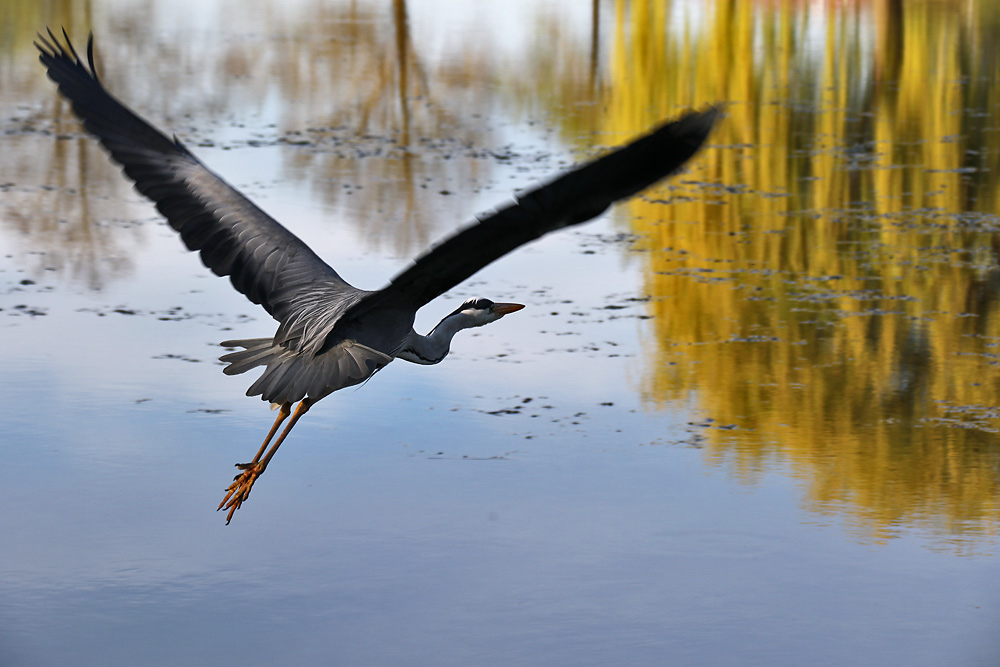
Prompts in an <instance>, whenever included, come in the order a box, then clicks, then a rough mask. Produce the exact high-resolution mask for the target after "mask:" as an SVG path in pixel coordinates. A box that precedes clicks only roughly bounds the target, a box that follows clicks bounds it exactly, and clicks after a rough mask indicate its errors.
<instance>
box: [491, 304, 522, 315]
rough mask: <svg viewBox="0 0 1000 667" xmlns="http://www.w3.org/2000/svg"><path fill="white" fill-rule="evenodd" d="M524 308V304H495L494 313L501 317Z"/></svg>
mask: <svg viewBox="0 0 1000 667" xmlns="http://www.w3.org/2000/svg"><path fill="white" fill-rule="evenodd" d="M522 308H524V304H520V303H495V304H493V312H495V313H496V314H497V315H499V316H500V317H503V316H504V315H506V314H508V313H513V312H516V311H518V310H521V309H522Z"/></svg>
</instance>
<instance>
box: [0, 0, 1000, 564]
mask: <svg viewBox="0 0 1000 667" xmlns="http://www.w3.org/2000/svg"><path fill="white" fill-rule="evenodd" d="M20 4H24V6H25V7H28V4H25V3H20ZM133 4H134V5H135V7H133V9H135V8H138V10H137V11H130V12H122V13H120V14H115V15H114V17H113V18H111V19H107V22H108V23H109V26H110V28H109V29H110V30H111V31H112V34H105V35H101V39H100V43H99V45H100V48H101V52H100V53H99V54H98V55H99V59H102V61H103V62H104V63H107V66H102V70H103V72H104V77H105V79H106V81H107V83H108V85H109V87H110V88H111V89H112V90H118V91H121V93H122V95H123V96H124V97H126V99H128V100H129V102H130V103H131V104H132V105H133V106H135V107H136V108H138V109H140V110H142V111H144V112H146V113H147V115H149V116H150V117H152V118H155V119H158V120H162V124H163V125H164V126H167V127H170V128H171V129H174V130H176V131H177V132H178V133H181V134H183V135H184V136H185V137H186V138H187V140H188V141H189V143H191V144H194V145H195V146H197V145H199V144H200V145H203V147H213V146H214V147H222V148H226V147H231V146H245V145H248V144H250V145H256V144H270V145H277V146H280V147H282V153H281V155H282V160H283V161H284V162H283V167H284V169H286V170H287V173H294V174H295V177H296V178H303V179H306V181H307V182H308V183H309V184H310V186H311V187H312V188H313V189H314V190H315V191H316V192H318V193H322V195H321V196H322V199H323V201H324V202H325V203H326V204H327V205H328V206H329V207H330V208H331V209H332V210H334V211H336V212H337V213H338V216H337V224H345V223H346V224H349V225H353V226H354V227H355V228H356V229H358V230H359V233H360V235H361V237H362V238H364V239H366V240H367V241H368V242H369V243H371V244H372V245H373V246H382V245H388V246H389V247H391V248H392V249H393V251H394V252H396V253H398V254H399V255H403V256H410V255H412V254H413V253H414V252H416V251H417V250H419V249H420V248H422V247H423V246H425V245H426V244H427V243H428V242H430V241H431V240H433V239H434V238H435V237H436V236H437V235H439V234H440V233H441V232H443V231H444V230H446V229H449V228H451V227H452V226H453V225H454V224H455V223H456V222H457V221H460V220H462V219H464V218H466V217H467V216H468V212H469V207H468V200H466V199H464V198H459V197H451V196H448V193H449V192H450V190H449V188H450V185H449V184H451V183H461V184H462V187H463V188H465V187H468V184H469V183H470V182H471V183H482V184H484V185H485V184H491V181H492V180H493V179H494V178H495V176H494V167H495V166H496V165H497V164H505V163H507V162H509V161H510V160H511V159H512V158H519V159H520V158H523V157H524V156H523V155H518V153H517V148H516V147H512V145H511V142H512V138H511V134H510V131H508V128H504V127H497V126H494V125H493V124H492V123H491V122H490V121H488V120H484V119H490V118H495V117H496V114H495V111H496V109H497V108H499V107H503V108H505V109H511V110H516V112H517V113H519V114H520V115H521V117H528V118H533V117H537V116H544V117H545V118H546V119H547V120H548V121H549V122H551V123H552V124H554V125H555V127H556V131H557V132H558V133H559V135H560V136H561V138H563V140H564V141H566V142H568V143H570V144H577V145H579V146H580V147H581V148H586V147H589V146H592V145H593V144H594V143H595V141H594V138H593V137H594V136H595V135H594V133H595V132H596V133H598V134H597V136H598V137H600V139H599V141H600V143H605V144H613V143H617V142H619V141H621V140H623V139H625V138H626V137H627V136H630V135H632V134H634V133H635V132H637V131H640V130H642V129H643V128H645V127H647V126H648V125H650V124H652V123H654V122H656V121H657V120H659V119H662V118H664V117H668V116H671V115H673V114H674V113H675V112H676V111H677V110H678V109H679V108H682V107H688V106H700V105H703V104H705V103H709V102H713V101H716V100H726V101H728V102H729V103H730V106H729V109H728V111H729V119H728V122H726V123H725V124H724V125H722V126H721V128H720V129H719V131H718V134H717V135H716V143H717V144H718V145H719V146H718V149H717V150H713V151H707V152H706V153H704V154H703V156H702V158H701V160H700V161H699V163H698V164H697V165H696V166H695V168H694V170H693V171H692V172H691V174H690V175H689V177H688V178H687V179H686V182H685V180H684V179H682V180H681V182H674V183H673V184H672V185H670V186H669V189H666V190H663V191H661V192H659V193H653V194H652V195H651V196H649V197H647V198H646V199H645V200H643V201H636V202H633V203H632V204H630V205H629V206H628V208H627V213H626V214H625V215H622V216H620V220H622V221H623V223H622V224H623V225H624V224H627V225H629V231H633V232H635V233H637V234H638V235H639V236H640V241H639V242H638V247H637V250H639V251H640V252H641V257H642V262H643V281H644V287H645V290H646V292H647V293H648V295H649V296H650V297H651V300H650V302H649V304H648V307H647V308H648V311H647V312H648V314H649V315H651V316H652V319H650V320H647V328H646V329H645V339H646V347H647V349H646V350H645V353H646V355H647V356H648V358H649V359H650V360H651V361H650V363H648V365H646V367H645V369H644V374H643V377H642V379H641V381H640V384H641V388H640V391H641V392H642V394H643V397H644V400H645V401H646V402H647V403H648V404H649V405H651V406H669V405H674V404H676V403H682V404H687V403H688V402H689V401H690V400H691V399H692V396H693V397H695V400H696V401H697V404H698V405H699V406H700V409H701V410H703V412H704V414H705V415H706V417H708V418H710V419H711V420H713V421H706V422H705V428H704V436H705V437H704V440H703V443H704V446H705V449H706V458H707V460H708V461H709V462H710V463H712V464H716V465H723V466H726V467H727V468H729V469H731V470H732V471H734V473H735V474H736V475H737V476H739V477H740V478H743V479H746V480H748V481H754V480H756V479H758V478H759V477H760V475H761V474H762V471H764V470H767V469H769V467H770V466H771V463H772V462H775V461H780V462H788V461H790V462H792V467H793V468H794V470H795V474H797V475H799V476H800V477H801V478H802V479H803V480H804V482H805V483H806V485H807V486H808V488H809V503H810V506H811V508H812V509H814V510H815V511H817V512H820V513H828V512H837V513H846V514H847V515H848V516H849V517H851V520H852V521H854V522H855V523H856V524H857V530H858V532H859V533H860V534H863V535H865V536H868V537H869V538H873V539H884V538H887V537H891V536H892V535H893V534H894V531H896V530H897V527H898V526H900V525H911V524H914V523H915V524H918V525H921V526H924V527H926V528H927V529H929V530H931V531H932V532H935V533H936V534H938V535H940V536H942V539H945V540H954V541H956V543H958V544H961V545H966V544H967V543H968V541H975V540H976V538H977V536H981V535H984V534H993V533H994V532H995V530H996V525H997V520H998V518H1000V517H998V513H1000V510H998V507H997V503H996V498H997V495H998V491H1000V488H998V482H1000V480H998V470H997V466H996V463H995V461H996V452H997V449H996V448H997V445H996V436H995V434H996V432H997V430H1000V413H998V410H997V406H998V405H1000V381H998V379H997V374H996V372H995V371H996V364H997V361H996V360H997V345H998V344H1000V320H998V317H997V308H996V304H997V300H996V297H997V291H998V270H997V258H996V248H997V247H998V244H1000V242H998V240H997V239H998V238H1000V237H998V234H1000V222H998V220H997V218H996V213H997V208H998V206H1000V201H998V199H997V197H998V194H997V187H996V186H997V183H996V180H997V173H998V171H997V169H996V163H997V160H998V155H1000V145H998V138H997V133H996V132H995V131H994V129H993V128H995V126H996V125H997V120H998V119H997V118H996V117H995V116H996V113H997V112H996V109H997V108H998V105H997V103H996V101H995V97H996V95H997V93H996V89H997V87H996V85H995V82H996V80H997V78H998V71H997V68H998V58H997V54H996V47H995V45H994V44H993V35H995V33H996V28H997V27H998V22H1000V21H998V17H997V15H996V14H995V10H992V9H990V7H989V6H988V3H963V4H961V5H953V4H940V3H935V4H925V3H870V4H863V3H854V4H850V5H844V4H832V5H830V6H827V7H822V8H820V7H817V6H814V5H809V4H805V5H803V4H798V3H773V4H764V5H762V4H757V3H733V2H725V1H722V0H720V1H718V2H714V3H713V4H712V6H711V10H710V11H707V12H702V11H695V9H694V8H693V7H694V6H695V4H697V3H691V4H685V3H679V2H678V3H667V2H661V1H659V0H656V1H653V0H647V1H633V2H627V1H626V0H616V1H615V2H605V3H599V2H596V1H595V2H594V3H593V4H592V5H591V6H590V7H589V9H590V13H589V14H588V16H587V20H588V27H589V29H587V30H582V31H580V30H576V31H569V30H562V29H560V25H561V23H560V22H559V21H558V20H557V19H555V18H553V16H551V15H547V14H545V13H544V12H542V10H539V14H538V15H537V25H538V26H540V27H539V29H538V34H539V35H544V38H541V37H539V38H536V39H535V40H534V41H529V42H528V44H527V46H526V48H522V49H520V50H518V51H513V52H504V54H503V57H495V55H496V54H494V53H492V52H491V49H496V47H497V45H496V44H495V43H487V42H480V41H476V40H477V38H479V37H480V36H481V35H478V34H477V35H475V36H472V37H467V38H462V37H461V36H453V38H452V40H451V41H450V42H448V44H447V49H448V50H449V52H450V53H451V54H462V56H461V57H455V56H454V55H452V56H442V55H441V54H440V53H436V52H435V53H432V52H431V51H430V49H429V46H430V45H429V44H425V43H422V42H421V41H420V39H419V38H417V37H415V29H414V25H413V17H412V15H411V13H410V12H409V11H408V5H407V3H405V2H403V1H402V0H395V1H393V2H387V3H353V2H352V3H327V2H302V3H297V4H295V5H294V7H292V8H290V9H286V8H281V9H280V10H279V9H278V7H277V6H276V5H271V4H269V3H264V2H256V3H250V4H251V5H252V8H253V11H247V12H245V13H236V14H234V15H233V16H231V17H228V18H229V20H230V22H231V29H232V30H233V31H234V32H240V31H244V32H250V31H252V30H254V29H256V28H257V27H258V26H259V25H260V23H261V21H262V20H264V21H265V22H267V23H269V24H270V25H271V33H270V35H272V36H271V37H269V38H268V41H267V44H266V48H261V45H260V44H259V43H255V42H253V41H248V40H241V39H233V40H224V41H223V42H222V43H221V44H220V43H214V42H213V43H210V42H207V41H206V40H205V39H201V38H200V37H202V36H203V35H201V34H200V33H198V34H194V35H192V38H191V39H187V40H184V41H183V42H181V41H178V42H172V43H164V42H163V41H162V40H156V39H150V38H149V34H148V30H149V28H148V26H147V14H155V13H156V7H157V5H156V3H152V2H149V3H133ZM31 6H32V7H34V6H35V5H33V4H32V5H31ZM699 6H700V5H699ZM144 7H148V12H146V11H144V10H143V8H144ZM32 11H35V10H32ZM55 13H56V15H55V16H54V17H53V16H45V17H42V16H39V15H36V14H33V13H32V12H31V11H27V10H26V11H25V12H22V13H20V14H17V16H18V18H17V20H16V21H15V22H14V23H12V24H11V26H12V28H11V29H12V32H11V35H12V38H11V40H10V41H9V42H8V44H10V45H11V49H12V50H13V52H14V53H20V54H23V53H24V52H25V51H30V49H31V46H30V43H29V41H28V40H27V38H26V37H25V35H30V34H32V31H33V30H34V29H35V28H37V26H38V25H41V24H44V23H50V24H53V25H59V24H65V25H66V26H67V27H68V29H69V30H70V32H71V33H73V34H77V35H80V34H83V33H84V32H85V31H86V30H87V29H88V28H89V25H90V24H91V22H92V21H93V13H94V10H93V8H92V6H91V5H90V4H89V3H83V4H73V5H72V6H69V5H66V6H65V7H64V6H63V5H60V8H59V9H57V10H56V12H55ZM262 16H263V17H265V18H264V19H262V18H261V17H262ZM207 23H209V21H206V24H207ZM205 32H206V34H207V32H208V29H207V28H206V31H205ZM220 49H221V51H222V53H221V55H220V54H218V53H216V52H217V51H218V50H220ZM150 63H158V65H157V66H156V67H155V68H152V67H151V66H150V65H149V64H150ZM166 63H170V64H171V66H169V67H168V66H165V64H166ZM203 63H209V64H211V66H204V65H203ZM99 65H100V63H99ZM151 72H152V74H151ZM0 76H2V77H3V78H2V83H3V87H4V90H5V91H14V94H13V95H6V94H5V97H4V101H3V104H4V105H5V106H4V118H5V121H4V122H5V123H7V126H8V127H10V128H12V131H11V132H12V138H11V139H10V141H9V142H8V147H9V149H8V153H7V155H8V159H6V160H5V161H4V162H3V164H0V183H2V184H23V183H45V184H47V187H44V188H29V187H26V186H22V185H6V186H4V200H3V204H2V206H3V211H4V215H3V223H2V224H3V225H4V233H5V234H6V235H8V236H9V237H18V238H21V239H25V238H30V243H31V245H32V246H33V247H34V248H35V249H36V250H40V252H39V253H38V254H36V255H34V258H35V259H34V260H29V261H36V262H37V265H36V267H35V268H36V270H43V269H56V270H59V269H65V270H67V271H68V272H69V273H70V274H72V275H73V276H75V277H77V278H78V279H79V280H81V281H85V282H86V283H87V284H88V285H91V286H93V287H100V286H101V285H103V284H106V283H108V282H109V281H114V280H117V279H120V278H121V277H122V276H125V275H128V273H129V271H130V266H129V260H128V258H129V256H130V255H131V252H130V249H131V247H132V246H133V245H135V244H141V243H144V239H143V237H142V233H143V232H142V230H141V229H140V228H132V227H131V226H130V225H129V223H128V221H129V220H131V219H132V218H129V217H128V216H127V215H123V212H122V210H121V206H120V200H121V199H122V198H123V197H126V196H127V195H125V194H124V193H125V192H126V190H125V188H126V186H125V185H124V183H123V182H122V181H121V179H120V177H119V176H118V174H117V173H116V172H115V171H114V170H112V169H107V168H101V167H98V166H96V165H97V163H103V162H104V160H105V158H104V156H103V155H102V154H101V153H100V152H99V151H98V150H97V149H96V148H95V147H94V146H93V144H92V143H91V142H90V141H89V139H81V138H80V137H79V134H78V132H77V130H76V129H75V126H74V125H73V123H72V121H71V120H70V117H69V112H68V109H66V108H65V107H64V106H62V103H61V102H59V101H57V100H56V98H55V97H54V95H53V94H52V91H51V89H50V86H49V85H48V83H47V82H45V81H43V80H41V77H40V76H39V72H38V68H37V64H36V63H35V62H34V59H33V58H23V57H21V56H18V58H17V59H14V60H10V61H6V60H0ZM12 99H17V100H33V102H30V103H27V104H25V103H22V102H18V103H16V104H13V106H10V105H11V104H12V102H11V100H12ZM290 100H291V101H293V103H288V102H289V101H290ZM234 105H240V106H241V107H242V108H244V109H250V110H251V112H252V113H251V115H254V116H255V117H256V119H257V121H258V122H256V124H255V126H254V127H253V128H245V127H242V126H241V125H240V124H239V123H237V122H236V121H234V120H232V119H231V118H229V117H227V114H228V113H229V111H228V110H229V109H230V108H232V107H233V106H234ZM190 118H197V119H199V120H197V121H193V120H190ZM206 118H212V119H214V120H204V119H206ZM38 133H41V134H43V135H45V136H46V138H47V139H49V138H52V137H54V136H57V135H64V138H61V139H58V140H46V141H41V142H40V141H36V140H34V139H37V136H34V135H37V134H38ZM40 149H41V150H43V151H48V152H47V153H41V154H40V153H39V152H38V151H39V150H40ZM81 191H89V192H90V193H91V196H89V197H81V196H79V195H80V192H81ZM98 193H115V196H114V197H113V198H112V199H111V200H108V199H104V198H102V195H100V194H98ZM664 199H668V200H670V201H671V204H672V205H671V206H664V205H662V202H661V200H664ZM40 211H41V212H45V213H43V214H39V212H40ZM141 215H147V216H151V214H148V213H143V214H141ZM102 221H103V222H102ZM107 221H114V224H113V225H112V226H110V227H109V226H108V225H107Z"/></svg>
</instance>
